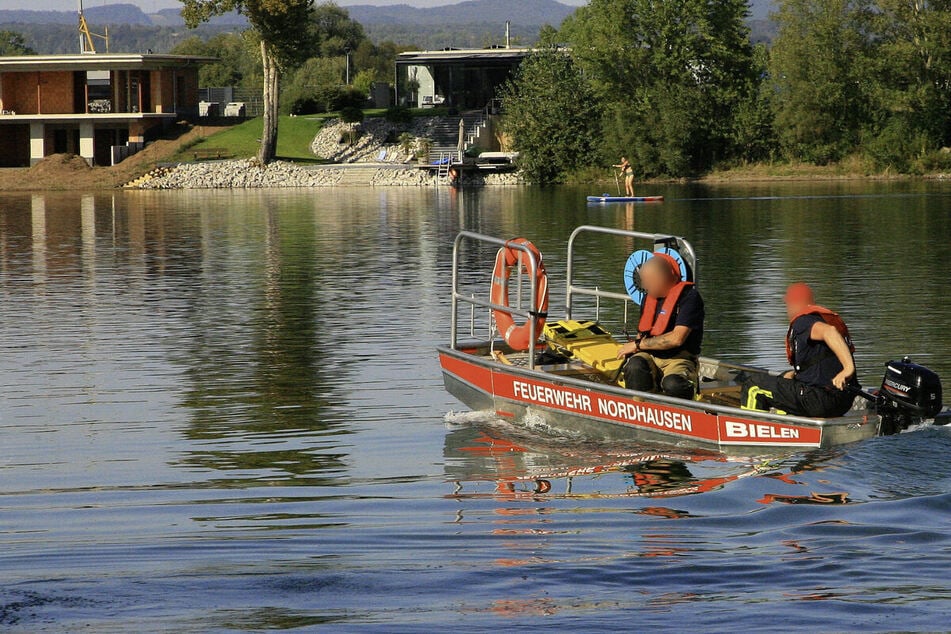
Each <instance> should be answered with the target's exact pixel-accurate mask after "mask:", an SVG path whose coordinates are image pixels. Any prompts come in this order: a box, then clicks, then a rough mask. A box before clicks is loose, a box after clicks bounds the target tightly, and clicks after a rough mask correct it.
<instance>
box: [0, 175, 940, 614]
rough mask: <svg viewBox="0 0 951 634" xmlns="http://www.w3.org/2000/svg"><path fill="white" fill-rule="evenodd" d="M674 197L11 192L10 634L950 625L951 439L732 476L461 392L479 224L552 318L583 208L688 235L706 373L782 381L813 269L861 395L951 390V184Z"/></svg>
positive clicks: (729, 469) (598, 264)
mask: <svg viewBox="0 0 951 634" xmlns="http://www.w3.org/2000/svg"><path fill="white" fill-rule="evenodd" d="M661 190H662V191H661ZM658 191H659V193H663V194H665V195H666V196H667V197H668V201H667V202H666V203H664V204H663V205H656V206H637V207H633V206H631V207H626V206H623V205H621V206H608V207H588V206H586V205H585V204H584V198H583V197H584V195H585V194H586V193H590V192H584V191H578V190H571V189H556V190H539V189H521V188H513V189H495V190H485V191H476V192H466V193H464V194H462V195H458V196H455V195H451V194H450V193H449V192H448V191H438V192H434V191H417V190H399V189H376V190H372V189H371V190H337V191H332V190H326V191H306V192H277V191H275V192H224V193H218V192H185V193H170V192H155V193H150V192H127V193H117V194H114V195H113V194H96V195H90V196H82V195H77V194H38V195H34V196H29V195H11V194H0V299H2V304H0V311H2V313H0V315H2V319H0V350H2V355H0V364H2V372H0V381H2V384H3V389H2V390H0V447H2V451H0V630H4V631H15V632H35V631H78V630H88V631H96V632H129V631H175V632H205V631H255V630H279V629H295V628H296V629H301V630H310V629H319V628H321V627H325V628H327V629H331V630H341V631H347V630H376V631H385V632H392V631H434V630H443V629H447V628H453V629H454V630H459V631H467V630H482V629H489V628H492V629H500V628H503V629H512V628H525V629H529V630H534V629H541V628H546V629H553V630H564V631H572V632H574V631H592V630H598V629H624V630H628V631H643V630H646V629H648V628H651V629H661V630H672V631H682V630H684V629H687V628H688V627H689V628H693V629H699V630H703V631H745V630H760V631H762V630H763V629H768V630H771V631H775V630H784V631H788V630H797V629H799V630H810V631H815V630H825V631H828V630H835V631H842V630H862V631H869V630H947V629H948V628H949V627H951V625H949V624H951V574H949V570H951V460H949V456H951V429H944V428H926V429H920V430H917V431H912V432H910V433H906V434H903V435H901V436H896V437H889V438H878V439H874V440H871V441H868V442H864V443H860V444H856V445H852V446H848V447H844V448H840V449H837V450H835V451H828V452H809V453H802V454H796V455H789V456H779V457H776V456H772V457H763V458H762V459H755V460H726V459H724V457H723V456H719V455H715V454H709V453H704V452H699V451H696V450H690V449H689V448H671V447H660V446H656V447H651V446H641V445H617V446H604V445H599V446H590V445H587V444H585V443H584V442H582V441H577V440H570V439H565V438H556V437H550V436H547V435H545V434H544V433H542V432H540V431H526V430H524V429H521V428H516V427H508V426H506V425H505V424H504V423H502V422H500V421H497V420H495V419H493V418H492V417H491V416H487V415H485V414H481V413H477V412H476V413H474V412H466V411H465V409H464V408H463V407H462V406H461V405H460V404H459V403H457V402H455V401H454V400H453V399H452V398H451V397H449V396H448V394H446V393H445V391H444V390H443V387H442V379H441V377H440V374H439V371H438V366H437V363H436V359H435V354H434V347H435V346H436V345H437V344H439V343H442V342H444V341H446V340H447V338H448V327H449V326H448V316H449V310H448V304H449V303H448V298H447V290H448V285H449V270H450V269H449V256H450V253H451V244H452V238H453V236H454V235H455V233H456V232H457V231H459V230H460V229H472V230H477V231H482V232H486V233H491V234H498V235H501V236H506V237H511V236H515V235H517V234H524V235H526V236H528V237H530V238H532V239H533V240H535V242H536V244H538V245H539V246H540V247H541V249H542V250H543V251H544V253H545V258H546V261H547V262H548V267H549V270H550V271H551V272H552V279H553V281H552V286H553V289H554V293H553V300H552V303H553V309H552V312H553V313H555V314H558V313H559V312H561V310H563V304H564V299H563V280H564V258H565V254H564V250H563V249H564V243H565V240H566V239H567V236H568V234H569V233H570V231H571V230H572V229H573V228H574V227H575V226H576V225H578V224H582V223H593V224H607V225H612V226H626V227H632V228H636V229H638V230H643V231H651V232H652V231H662V232H671V233H679V234H683V235H685V236H686V237H688V239H690V240H691V241H692V242H693V243H694V245H695V247H696V248H697V251H698V256H699V258H700V262H701V271H700V274H701V287H702V289H703V292H704V295H705V298H706V302H707V308H708V321H707V341H706V352H707V353H709V354H716V355H718V356H723V357H729V358H732V359H735V360H738V361H745V362H755V363H759V364H764V365H769V366H775V367H779V366H780V365H781V364H782V361H783V351H782V336H783V334H784V323H783V310H782V306H781V303H780V301H779V299H780V297H781V293H782V290H783V288H784V286H785V285H786V284H787V283H788V282H791V281H794V280H796V279H807V280H809V281H812V282H813V283H814V286H815V287H816V290H817V292H818V295H819V298H820V300H821V301H822V302H823V303H826V304H828V305H830V306H833V307H835V308H837V309H839V310H840V311H841V312H842V313H843V314H844V315H845V316H846V317H847V319H848V320H849V323H850V325H851V326H852V329H853V331H854V333H855V335H856V339H857V340H858V344H859V347H860V348H859V354H858V365H859V367H860V371H861V376H862V378H863V380H864V382H865V383H866V384H867V385H872V384H874V383H875V381H876V380H879V381H880V380H881V369H882V364H883V363H884V362H885V361H887V360H888V359H889V358H891V357H896V356H900V355H902V354H910V355H912V356H913V358H914V359H915V360H916V361H919V362H922V363H924V364H926V365H929V366H931V367H932V368H933V369H935V370H936V371H938V372H939V373H940V374H942V375H943V376H944V377H945V378H946V382H949V385H951V378H949V377H951V330H949V328H948V326H949V322H951V319H949V317H951V312H949V307H948V304H947V298H948V297H949V296H951V278H949V277H948V275H947V270H946V269H947V262H948V261H949V259H951V186H948V185H940V184H924V183H904V184H818V185H817V184H799V185H768V186H761V187H735V186H734V187H718V188H703V187H669V188H666V189H664V188H658ZM628 248H629V245H627V244H624V243H623V241H618V242H616V243H611V242H608V243H606V244H605V245H600V246H597V247H595V245H592V246H591V248H590V249H588V250H587V251H586V253H585V255H584V257H583V258H581V259H582V262H581V265H582V266H583V267H585V269H586V270H588V271H590V273H588V275H589V277H588V279H589V280H591V281H599V283H601V284H602V285H603V287H605V288H613V289H618V288H619V286H620V283H621V282H620V279H621V271H622V270H623V262H624V259H625V258H626V255H627V252H628ZM492 257H493V255H492V254H491V253H467V254H465V265H464V266H465V267H466V271H467V274H469V275H476V274H478V275H488V271H489V269H490V268H491V261H492ZM486 279H487V278H486ZM619 320H620V316H619V315H618V314H617V312H616V311H614V312H612V311H608V312H607V313H606V314H605V321H606V323H607V325H608V326H609V327H611V328H614V329H615V330H617V331H619V329H620V328H621V327H622V325H621V324H620V323H619ZM536 481H541V483H542V484H541V485H539V484H536ZM548 484H550V486H551V489H550V491H545V490H543V489H545V488H547V486H546V485H548ZM539 486H541V488H542V492H536V491H535V489H536V488H537V487H539ZM839 502H845V503H839Z"/></svg>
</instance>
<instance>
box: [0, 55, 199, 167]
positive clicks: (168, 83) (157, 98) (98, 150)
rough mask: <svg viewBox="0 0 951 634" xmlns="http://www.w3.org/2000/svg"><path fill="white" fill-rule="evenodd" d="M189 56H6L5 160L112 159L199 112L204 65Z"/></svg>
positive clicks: (0, 88) (1, 83) (1, 130)
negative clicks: (61, 155)
mask: <svg viewBox="0 0 951 634" xmlns="http://www.w3.org/2000/svg"><path fill="white" fill-rule="evenodd" d="M212 61H214V58H209V57H193V56H183V55H153V54H147V55H139V54H110V53H106V54H83V55H26V56H22V57H0V167H20V166H28V165H34V164H36V163H37V162H38V161H40V160H41V159H42V158H43V157H44V156H48V155H50V154H57V153H62V152H69V153H73V154H78V155H79V156H81V157H83V158H84V159H86V160H87V161H88V162H89V163H90V165H112V164H114V163H117V162H118V161H121V160H122V159H123V158H125V157H126V156H128V155H129V154H132V153H135V152H137V151H138V150H139V149H141V148H142V146H143V145H144V144H145V142H146V141H147V140H149V139H150V138H152V137H154V136H155V135H157V134H158V133H160V132H161V130H162V129H163V128H165V127H166V126H168V125H170V124H172V123H174V122H175V121H178V120H180V119H194V118H197V116H198V69H199V67H200V65H201V64H203V63H208V62H212Z"/></svg>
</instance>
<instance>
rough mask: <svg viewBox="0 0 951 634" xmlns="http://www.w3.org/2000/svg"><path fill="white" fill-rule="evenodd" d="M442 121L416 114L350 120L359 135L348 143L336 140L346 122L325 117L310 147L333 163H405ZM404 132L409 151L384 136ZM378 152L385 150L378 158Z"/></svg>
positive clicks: (345, 130) (344, 132) (344, 133)
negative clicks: (395, 119) (403, 119)
mask: <svg viewBox="0 0 951 634" xmlns="http://www.w3.org/2000/svg"><path fill="white" fill-rule="evenodd" d="M444 121H445V118H444V117H416V118H414V119H413V120H412V122H411V123H407V124H399V123H390V122H389V121H387V120H386V119H384V118H381V117H373V118H369V119H365V120H364V121H363V123H360V124H354V126H353V129H354V130H356V131H358V135H359V136H358V138H357V139H356V141H355V142H354V143H353V145H350V144H349V143H347V142H344V143H341V142H340V141H341V139H345V138H347V134H348V132H349V131H350V125H349V124H347V123H344V122H343V121H341V120H340V119H327V120H326V121H325V122H324V125H323V126H321V128H320V130H319V131H318V132H317V135H316V136H315V137H314V140H313V142H311V145H310V149H311V151H312V152H313V153H314V154H315V155H316V156H318V157H320V158H324V159H328V160H330V161H333V162H334V163H380V162H383V163H408V162H411V161H413V160H415V157H416V151H417V150H418V149H419V147H420V143H421V141H422V139H428V138H431V137H432V136H433V130H434V129H435V128H436V126H437V125H439V124H440V123H443V122H444ZM404 132H408V133H409V134H411V135H412V136H413V142H412V143H411V144H410V147H409V148H408V149H409V150H410V151H409V153H406V152H404V151H403V149H402V148H401V147H400V144H399V143H387V140H388V139H390V140H392V139H395V138H397V137H399V135H400V134H403V133H404ZM381 152H385V155H383V157H382V158H381Z"/></svg>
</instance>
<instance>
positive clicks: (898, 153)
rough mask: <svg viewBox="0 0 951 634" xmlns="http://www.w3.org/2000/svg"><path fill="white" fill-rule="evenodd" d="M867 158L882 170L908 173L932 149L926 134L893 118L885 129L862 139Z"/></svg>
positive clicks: (901, 118) (905, 122)
mask: <svg viewBox="0 0 951 634" xmlns="http://www.w3.org/2000/svg"><path fill="white" fill-rule="evenodd" d="M862 145H863V149H864V150H865V154H866V155H867V156H868V157H869V158H871V159H872V160H873V161H874V163H875V168H876V169H879V170H885V169H893V170H896V171H898V172H902V173H908V172H910V171H914V170H913V167H912V163H913V161H914V159H915V157H919V156H922V155H924V154H926V153H927V152H928V150H930V149H933V148H932V147H931V143H930V141H929V140H928V136H927V134H925V133H924V132H922V131H921V130H916V129H915V128H914V126H913V125H911V124H910V123H909V122H908V121H906V120H905V119H904V118H903V117H898V116H896V117H892V119H891V120H890V121H889V122H888V123H887V124H885V126H884V127H882V129H880V130H878V131H877V132H875V133H869V134H866V135H865V138H863V144H862Z"/></svg>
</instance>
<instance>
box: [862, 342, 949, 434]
mask: <svg viewBox="0 0 951 634" xmlns="http://www.w3.org/2000/svg"><path fill="white" fill-rule="evenodd" d="M876 403H877V409H878V413H879V415H881V417H882V427H881V430H880V433H881V435H883V436H888V435H891V434H897V433H898V432H900V431H902V430H904V429H907V428H908V427H909V426H910V425H912V424H914V423H916V422H921V421H923V420H927V419H929V418H934V417H935V416H937V415H938V413H939V412H940V411H941V409H942V407H943V405H942V402H941V380H940V379H939V378H938V375H937V374H935V373H934V372H932V371H931V370H929V369H928V368H926V367H924V366H922V365H918V364H916V363H912V362H911V359H909V358H908V357H905V358H904V359H902V360H901V361H889V362H888V363H886V364H885V378H883V379H882V388H881V389H880V390H879V392H878V394H877V398H876Z"/></svg>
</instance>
